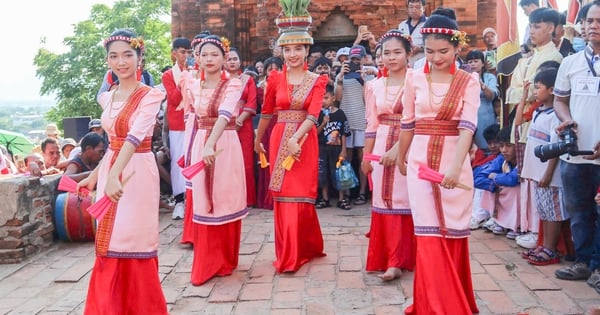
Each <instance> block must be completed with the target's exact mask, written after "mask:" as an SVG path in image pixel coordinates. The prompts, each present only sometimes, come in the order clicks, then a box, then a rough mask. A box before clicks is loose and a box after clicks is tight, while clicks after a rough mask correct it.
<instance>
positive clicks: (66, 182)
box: [58, 175, 90, 197]
mask: <svg viewBox="0 0 600 315" xmlns="http://www.w3.org/2000/svg"><path fill="white" fill-rule="evenodd" d="M58 190H62V191H66V192H70V193H79V194H80V195H81V196H82V197H85V196H87V195H88V194H89V193H90V191H89V190H88V189H87V188H85V187H81V188H79V191H77V182H76V181H75V180H74V179H72V178H71V177H69V176H67V175H63V176H62V177H61V178H60V181H58Z"/></svg>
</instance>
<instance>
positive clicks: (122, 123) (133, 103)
mask: <svg viewBox="0 0 600 315" xmlns="http://www.w3.org/2000/svg"><path fill="white" fill-rule="evenodd" d="M150 90H151V88H150V87H149V86H147V85H142V86H140V87H139V88H137V89H136V90H135V91H133V93H132V94H131V96H130V97H129V100H128V102H127V103H126V104H125V105H123V106H124V107H123V109H122V110H121V112H119V114H118V115H117V117H116V118H115V120H114V124H113V126H114V129H115V130H114V132H115V135H116V138H121V139H125V138H126V137H127V135H128V134H129V129H130V126H129V118H130V117H131V115H133V113H134V112H135V111H136V110H137V108H138V107H139V105H140V102H141V101H142V99H143V98H144V97H145V96H146V94H148V92H150ZM113 93H114V92H113ZM123 143H124V141H123ZM121 145H122V144H121ZM113 147H114V148H115V149H118V150H120V147H117V146H116V143H115V144H114V145H113ZM138 148H139V147H138ZM118 150H116V151H115V152H114V154H113V155H112V159H111V160H110V167H112V165H113V164H114V163H115V160H116V159H117V156H118V155H119V154H118ZM136 151H137V149H136ZM121 178H122V175H120V176H119V180H121ZM118 204H119V203H118V202H113V203H112V204H111V206H110V208H109V209H108V210H107V211H106V214H105V215H104V218H103V219H102V221H100V222H98V228H97V229H96V244H95V247H96V255H98V256H106V255H107V254H108V247H109V245H110V239H111V238H112V231H113V227H114V224H115V219H116V217H117V205H118Z"/></svg>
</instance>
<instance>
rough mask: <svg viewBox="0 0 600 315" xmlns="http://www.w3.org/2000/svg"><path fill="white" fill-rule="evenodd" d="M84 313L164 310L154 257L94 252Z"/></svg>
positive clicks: (112, 314)
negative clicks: (140, 257)
mask: <svg viewBox="0 0 600 315" xmlns="http://www.w3.org/2000/svg"><path fill="white" fill-rule="evenodd" d="M84 314H86V315H94V314H99V315H120V314H168V312H167V302H166V301H165V296H164V294H163V291H162V288H161V286H160V279H159V277H158V258H157V257H154V258H151V259H120V258H107V257H100V256H96V262H95V264H94V268H93V269H92V276H91V279H90V285H89V288H88V294H87V299H86V302H85V311H84Z"/></svg>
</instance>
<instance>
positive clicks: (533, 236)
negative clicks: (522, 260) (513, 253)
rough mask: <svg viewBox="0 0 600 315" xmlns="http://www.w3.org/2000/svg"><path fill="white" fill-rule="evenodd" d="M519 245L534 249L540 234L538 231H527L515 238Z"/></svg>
mask: <svg viewBox="0 0 600 315" xmlns="http://www.w3.org/2000/svg"><path fill="white" fill-rule="evenodd" d="M515 241H516V242H517V245H519V246H521V247H524V248H528V249H532V248H535V247H536V246H537V241H538V234H537V233H527V234H523V235H519V236H517V237H516V238H515Z"/></svg>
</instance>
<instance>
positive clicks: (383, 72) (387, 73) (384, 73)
mask: <svg viewBox="0 0 600 315" xmlns="http://www.w3.org/2000/svg"><path fill="white" fill-rule="evenodd" d="M381 75H382V76H383V77H384V78H387V77H388V76H390V71H389V70H388V68H387V67H383V71H382V73H381Z"/></svg>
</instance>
